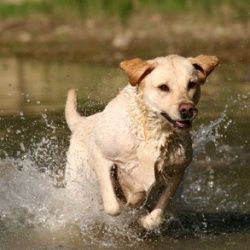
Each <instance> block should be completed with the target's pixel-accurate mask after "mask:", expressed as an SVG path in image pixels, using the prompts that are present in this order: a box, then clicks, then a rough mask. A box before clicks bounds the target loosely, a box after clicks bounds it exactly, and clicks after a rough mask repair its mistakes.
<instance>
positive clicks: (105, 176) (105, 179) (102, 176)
mask: <svg viewBox="0 0 250 250" xmlns="http://www.w3.org/2000/svg"><path fill="white" fill-rule="evenodd" d="M94 164H95V171H96V175H97V178H98V181H99V186H100V192H101V196H102V200H103V206H104V210H105V212H106V213H107V214H109V215H113V216H115V215H118V214H120V204H119V202H118V201H117V198H116V194H115V191H114V187H113V184H112V179H111V168H112V166H113V162H112V161H110V160H107V159H105V158H104V157H103V156H102V155H101V154H100V153H99V152H98V153H97V152H95V156H94Z"/></svg>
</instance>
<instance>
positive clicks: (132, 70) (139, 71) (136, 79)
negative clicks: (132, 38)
mask: <svg viewBox="0 0 250 250" xmlns="http://www.w3.org/2000/svg"><path fill="white" fill-rule="evenodd" d="M120 67H121V68H122V69H123V70H124V71H125V72H126V73H127V74H128V79H129V83H130V84H131V85H132V86H135V85H137V84H139V83H140V82H141V81H142V80H143V78H144V77H145V76H146V75H148V74H149V73H150V72H151V71H152V70H153V69H154V65H152V64H150V63H148V62H146V61H143V60H141V59H139V58H135V59H131V60H126V61H122V62H121V63H120Z"/></svg>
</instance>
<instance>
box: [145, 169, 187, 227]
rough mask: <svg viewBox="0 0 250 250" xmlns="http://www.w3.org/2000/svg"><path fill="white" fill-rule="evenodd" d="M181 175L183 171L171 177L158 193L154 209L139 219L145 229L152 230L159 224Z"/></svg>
mask: <svg viewBox="0 0 250 250" xmlns="http://www.w3.org/2000/svg"><path fill="white" fill-rule="evenodd" d="M182 177H183V173H182V174H178V175H174V176H173V177H171V178H170V180H169V183H168V184H167V186H166V187H165V189H164V190H163V192H162V194H161V195H160V197H159V200H158V201H157V203H156V206H155V207H154V209H153V210H152V211H151V212H150V213H149V214H147V215H145V216H143V217H142V218H141V219H140V222H141V224H142V226H143V227H144V228H145V229H147V230H153V229H156V228H157V227H159V226H160V224H161V223H162V221H163V215H164V212H165V209H166V207H167V206H168V204H169V202H170V200H171V199H172V197H173V195H174V193H175V191H176V189H177V187H178V185H179V183H180V182H181V179H182Z"/></svg>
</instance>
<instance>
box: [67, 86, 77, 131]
mask: <svg viewBox="0 0 250 250" xmlns="http://www.w3.org/2000/svg"><path fill="white" fill-rule="evenodd" d="M65 118H66V122H67V124H68V126H69V129H70V130H71V132H73V131H74V130H75V128H76V125H77V124H78V123H79V121H80V120H81V116H80V114H79V113H78V112H77V96H76V91H75V90H74V89H70V90H69V91H68V96H67V101H66V106H65Z"/></svg>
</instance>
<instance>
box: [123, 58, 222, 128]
mask: <svg viewBox="0 0 250 250" xmlns="http://www.w3.org/2000/svg"><path fill="white" fill-rule="evenodd" d="M218 63H219V60H218V58H217V57H215V56H208V55H199V56H197V57H193V58H185V57H181V56H177V55H170V56H166V57H158V58H155V59H153V60H147V61H144V60H141V59H138V58H136V59H132V60H127V61H123V62H121V64H120V66H121V68H122V69H123V70H124V71H125V72H126V73H127V74H128V78H129V83H130V84H131V85H132V86H135V87H136V86H137V87H138V88H139V89H140V91H142V93H143V98H144V103H145V105H146V106H147V108H148V109H150V110H153V111H155V112H157V113H158V114H159V115H160V116H161V117H162V118H163V119H165V120H166V121H167V122H169V123H170V124H172V125H173V126H174V127H176V128H178V129H186V128H189V127H190V126H191V123H192V121H193V119H194V118H195V116H196V114H197V112H198V110H197V108H196V105H197V103H198V101H199V99H200V87H201V85H202V84H203V83H204V82H205V81H206V78H207V76H208V75H209V74H210V73H211V72H212V71H213V69H214V68H215V67H216V66H217V65H218Z"/></svg>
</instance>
